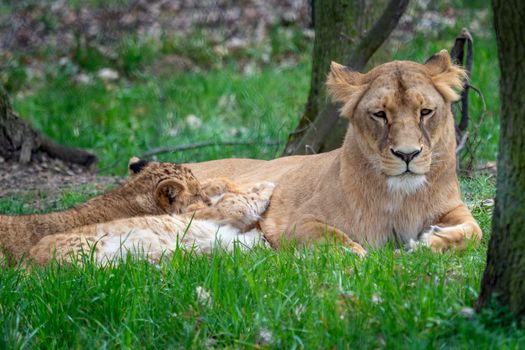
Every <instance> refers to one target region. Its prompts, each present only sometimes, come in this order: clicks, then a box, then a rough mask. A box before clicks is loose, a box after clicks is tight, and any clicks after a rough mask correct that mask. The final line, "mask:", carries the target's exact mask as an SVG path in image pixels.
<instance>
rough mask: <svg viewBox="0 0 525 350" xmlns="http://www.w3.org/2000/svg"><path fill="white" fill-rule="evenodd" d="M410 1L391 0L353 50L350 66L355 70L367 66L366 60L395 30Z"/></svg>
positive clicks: (349, 61)
mask: <svg viewBox="0 0 525 350" xmlns="http://www.w3.org/2000/svg"><path fill="white" fill-rule="evenodd" d="M408 3H409V0H390V2H389V3H388V5H387V6H386V8H385V10H384V11H383V14H382V15H381V17H379V19H378V20H377V21H376V22H375V24H374V26H373V27H372V29H370V30H369V31H368V33H367V34H366V35H365V36H364V37H363V38H362V39H361V40H360V41H359V43H358V44H357V46H356V48H355V50H353V53H352V56H351V57H350V59H349V60H348V64H347V65H348V66H349V67H351V68H352V69H355V70H362V69H363V68H364V67H365V65H366V62H368V60H369V59H370V57H372V55H373V54H374V52H376V51H377V49H379V47H381V45H382V44H383V42H384V41H385V40H386V39H387V38H388V36H389V35H390V33H391V32H392V31H393V30H394V28H395V27H396V25H397V23H398V22H399V19H400V18H401V16H403V13H405V10H406V8H407V6H408Z"/></svg>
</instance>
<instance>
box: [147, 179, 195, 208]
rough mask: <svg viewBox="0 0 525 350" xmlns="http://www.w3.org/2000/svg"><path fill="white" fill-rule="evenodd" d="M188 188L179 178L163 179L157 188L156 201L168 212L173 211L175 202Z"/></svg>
mask: <svg viewBox="0 0 525 350" xmlns="http://www.w3.org/2000/svg"><path fill="white" fill-rule="evenodd" d="M186 190H187V189H186V185H185V184H184V183H182V182H181V181H179V180H175V179H166V180H162V181H161V182H159V184H158V185H157V188H156V189H155V201H156V202H157V204H158V205H160V207H161V208H163V209H164V210H166V211H167V212H172V211H173V210H171V209H172V208H173V203H175V201H176V200H177V197H178V196H180V195H181V194H182V193H183V192H184V191H186Z"/></svg>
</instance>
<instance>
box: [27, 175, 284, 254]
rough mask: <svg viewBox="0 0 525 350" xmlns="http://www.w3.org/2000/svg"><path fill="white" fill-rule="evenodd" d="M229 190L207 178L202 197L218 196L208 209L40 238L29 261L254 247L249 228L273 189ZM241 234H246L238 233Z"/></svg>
mask: <svg viewBox="0 0 525 350" xmlns="http://www.w3.org/2000/svg"><path fill="white" fill-rule="evenodd" d="M232 188H234V186H232V184H231V183H230V182H229V181H227V180H222V179H212V180H210V181H209V182H208V183H205V184H203V189H204V191H205V192H206V193H209V194H212V195H213V196H214V197H217V196H219V198H216V200H217V202H216V203H215V204H214V205H212V206H210V207H208V206H203V207H202V208H200V209H198V210H196V211H195V212H194V213H187V214H183V215H157V216H143V217H133V218H125V219H119V220H114V221H110V222H105V223H100V224H95V225H89V226H83V227H78V228H75V229H73V230H70V231H67V232H64V233H61V234H56V235H50V236H46V237H44V238H42V239H41V240H40V241H39V242H38V243H37V244H36V245H35V246H34V247H33V248H32V249H31V251H30V257H31V259H32V260H33V261H35V262H37V263H40V264H44V263H47V262H49V261H50V260H51V259H52V258H53V257H55V258H56V259H57V260H60V261H71V259H72V258H74V259H78V258H80V257H81V256H82V254H89V255H90V254H93V259H94V261H96V262H97V263H99V264H103V263H106V262H110V261H111V262H118V260H119V258H121V257H124V256H126V255H127V254H132V255H138V256H142V257H147V258H148V259H149V260H152V261H158V260H159V259H160V258H161V257H162V256H163V255H169V254H170V253H171V252H172V251H173V250H175V249H176V248H177V247H178V246H181V247H185V248H195V250H196V251H198V252H204V253H209V252H210V251H211V249H212V248H213V246H215V245H216V244H220V245H221V246H222V247H224V248H226V249H231V248H232V247H233V243H234V242H235V241H238V242H239V243H241V245H240V247H241V248H244V247H253V246H254V245H255V244H257V243H258V242H263V238H262V236H261V235H260V233H259V231H258V230H257V229H255V227H254V225H255V223H256V222H257V221H258V220H259V219H260V215H261V214H262V213H263V212H264V211H265V210H266V208H267V207H268V204H269V203H270V196H271V194H272V191H273V188H274V185H273V184H272V183H269V182H261V183H258V184H256V185H255V186H254V187H253V188H252V189H250V190H249V191H248V192H246V193H240V192H238V191H237V190H234V192H227V193H224V191H230V190H232ZM250 229H251V230H250ZM246 230H250V231H249V232H247V233H243V232H245V231H246ZM241 233H243V234H241ZM79 261H81V260H79Z"/></svg>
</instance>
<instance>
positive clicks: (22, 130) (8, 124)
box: [0, 85, 97, 167]
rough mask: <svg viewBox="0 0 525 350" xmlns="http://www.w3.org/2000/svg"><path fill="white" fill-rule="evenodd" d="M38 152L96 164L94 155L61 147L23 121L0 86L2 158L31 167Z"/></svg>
mask: <svg viewBox="0 0 525 350" xmlns="http://www.w3.org/2000/svg"><path fill="white" fill-rule="evenodd" d="M36 151H43V152H45V153H47V154H49V155H50V156H51V157H53V158H58V159H61V160H64V161H66V162H68V163H76V164H80V165H83V166H86V167H90V166H92V165H93V164H95V163H96V162H97V157H96V156H95V155H94V154H91V153H88V152H86V151H83V150H80V149H76V148H71V147H66V146H63V145H60V144H58V143H56V142H54V141H53V140H51V139H49V138H48V137H47V136H45V135H43V134H41V133H39V132H38V131H36V130H35V129H33V128H32V127H31V126H30V125H29V124H28V123H27V122H25V121H24V120H22V119H20V118H19V117H18V115H17V114H16V113H15V112H14V111H13V108H12V107H11V103H10V102H9V96H8V95H7V93H6V91H5V90H4V88H3V87H2V86H1V85H0V157H3V158H5V159H6V160H16V161H18V162H20V163H28V162H29V161H31V155H32V154H33V153H34V152H36Z"/></svg>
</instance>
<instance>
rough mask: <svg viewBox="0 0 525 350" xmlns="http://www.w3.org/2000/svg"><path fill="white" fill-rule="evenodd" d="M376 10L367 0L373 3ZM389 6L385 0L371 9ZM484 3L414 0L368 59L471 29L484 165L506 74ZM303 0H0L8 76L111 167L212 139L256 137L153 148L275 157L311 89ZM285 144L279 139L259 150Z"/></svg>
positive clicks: (43, 121) (431, 47)
mask: <svg viewBox="0 0 525 350" xmlns="http://www.w3.org/2000/svg"><path fill="white" fill-rule="evenodd" d="M367 6H370V5H367ZM374 6H382V5H381V2H377V5H374ZM488 7H489V4H488V1H481V0H475V1H474V0H473V1H459V0H445V1H433V0H430V1H428V0H418V1H412V2H411V4H410V5H409V9H408V11H407V13H406V14H405V15H404V16H403V18H402V19H401V21H400V23H399V25H398V27H397V28H396V30H395V31H394V33H393V34H392V36H391V37H390V38H389V40H388V41H387V42H386V43H385V44H384V45H383V46H382V48H381V49H380V50H379V51H378V52H377V53H376V54H375V55H374V57H373V58H372V60H371V62H369V65H368V66H369V67H371V66H374V65H377V64H380V63H382V62H385V61H389V60H392V59H409V60H415V61H419V62H423V61H424V60H425V59H426V58H428V57H429V56H431V55H432V54H433V53H435V52H437V51H439V50H441V49H443V48H446V49H450V48H451V46H452V44H453V42H454V38H455V37H456V35H457V34H458V33H459V31H460V29H461V28H462V27H466V28H468V29H469V30H470V31H471V33H472V35H473V37H474V68H473V72H472V80H471V82H472V84H473V85H474V86H476V87H478V88H479V89H480V90H481V91H482V93H483V95H484V97H485V100H486V104H487V111H486V113H485V116H484V121H483V123H482V124H480V125H478V121H479V118H480V116H481V114H482V111H483V108H482V107H483V106H482V102H481V99H480V97H478V96H477V95H476V94H474V93H472V94H471V97H470V101H471V115H472V118H473V123H471V129H472V130H470V134H471V136H472V140H473V143H472V145H471V146H470V148H469V149H468V150H467V151H468V152H469V154H466V155H464V156H463V157H472V156H474V157H475V158H476V169H482V168H484V167H485V166H486V164H487V161H492V160H494V159H495V158H496V152H497V135H498V125H499V123H498V110H499V104H498V99H497V96H498V88H497V81H498V79H499V73H498V67H497V61H496V45H495V40H494V33H493V29H492V24H491V23H492V21H491V16H490V11H489V8H488ZM311 21H312V20H311V18H310V2H309V1H305V0H285V1H277V0H269V1H257V0H245V1H232V0H223V1H211V0H205V1H191V0H187V1H173V0H171V1H170V0H149V1H146V0H139V1H132V0H118V1H115V0H113V1H100V0H91V1H79V0H44V1H37V0H21V1H3V2H1V3H0V47H1V52H0V66H1V70H0V79H1V81H2V82H3V83H4V84H5V85H6V87H7V88H8V90H9V91H10V93H11V96H13V98H14V101H13V102H14V107H15V109H16V110H17V111H18V112H19V114H20V115H21V116H22V117H23V118H26V119H29V120H30V121H31V122H32V123H33V124H34V125H35V126H36V127H38V128H39V129H40V130H42V131H43V132H44V133H46V134H47V135H49V136H50V137H51V138H53V139H55V140H56V141H58V142H60V143H63V144H67V145H71V146H77V147H83V148H86V149H90V150H92V151H93V152H95V153H96V154H97V155H98V156H99V157H100V163H99V169H100V170H101V172H102V173H104V174H112V173H115V174H122V173H123V172H124V171H125V163H126V160H127V159H128V158H129V157H130V156H132V155H141V154H143V153H145V152H146V151H148V150H149V149H152V148H156V147H162V146H176V145H180V144H187V143H195V142H200V141H207V140H214V141H221V140H246V141H254V142H255V143H254V144H252V145H245V146H228V147H220V146H217V147H209V148H206V149H199V150H195V151H191V150H190V151H185V152H179V153H172V154H165V155H161V156H159V158H161V159H167V160H171V161H178V162H188V161H203V160H208V159H215V158H224V157H234V156H235V157H256V158H266V159H268V158H273V157H275V156H277V155H279V154H280V153H281V150H282V147H284V144H285V143H286V139H287V136H288V133H289V132H291V131H292V130H293V129H294V127H295V125H296V123H297V122H298V120H299V117H300V115H301V113H302V110H303V108H304V103H305V102H306V96H307V93H308V88H309V79H310V65H311V49H312V43H313V37H314V32H313V30H312V29H311V28H312V26H311ZM267 141H279V144H278V145H265V142H267Z"/></svg>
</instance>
